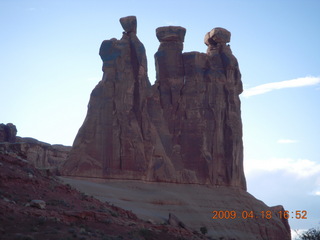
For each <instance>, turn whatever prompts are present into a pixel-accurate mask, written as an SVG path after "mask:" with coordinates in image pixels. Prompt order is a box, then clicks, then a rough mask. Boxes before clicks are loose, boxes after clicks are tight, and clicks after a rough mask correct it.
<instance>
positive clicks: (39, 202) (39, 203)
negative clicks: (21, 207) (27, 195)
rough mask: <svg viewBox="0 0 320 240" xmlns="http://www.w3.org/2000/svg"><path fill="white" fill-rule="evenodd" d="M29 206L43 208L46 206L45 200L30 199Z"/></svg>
mask: <svg viewBox="0 0 320 240" xmlns="http://www.w3.org/2000/svg"><path fill="white" fill-rule="evenodd" d="M30 207H35V208H39V209H45V208H46V202H45V201H43V200H36V199H35V200H31V202H30Z"/></svg>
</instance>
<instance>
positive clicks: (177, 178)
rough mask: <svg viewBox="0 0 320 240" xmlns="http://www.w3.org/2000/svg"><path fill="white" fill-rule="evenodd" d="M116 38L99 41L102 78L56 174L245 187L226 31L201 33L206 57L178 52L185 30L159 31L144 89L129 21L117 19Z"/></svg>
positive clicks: (237, 85) (236, 84)
mask: <svg viewBox="0 0 320 240" xmlns="http://www.w3.org/2000/svg"><path fill="white" fill-rule="evenodd" d="M120 23H121V25H122V27H123V29H124V31H125V32H124V33H123V36H122V38H121V39H120V40H117V39H114V38H113V39H110V40H105V41H103V42H102V44H101V47H100V52H99V54H100V56H101V59H102V61H103V67H102V70H103V78H102V80H101V81H100V82H99V84H98V85H97V86H96V87H95V88H94V90H93V91H92V93H91V96H90V101H89V105H88V112H87V116H86V118H85V121H84V123H83V125H82V127H81V128H80V130H79V132H78V134H77V136H76V138H75V141H74V144H73V148H72V151H71V153H70V157H69V159H68V160H67V162H66V164H65V165H64V166H63V168H62V171H63V174H64V175H70V176H84V177H98V178H119V179H140V180H145V181H162V182H175V183H199V184H211V185H224V186H234V187H238V188H241V189H246V181H245V177H244V172H243V144H242V123H241V116H240V100H239V94H240V93H241V92H242V82H241V74H240V71H239V67H238V63H237V59H236V58H235V57H234V56H233V54H232V52H231V49H230V46H229V45H227V42H229V41H230V32H228V31H227V30H225V29H223V28H214V29H213V30H211V31H210V32H209V33H207V34H206V35H205V44H206V45H207V46H208V50H207V53H206V54H205V53H199V52H187V53H183V52H182V50H183V42H184V36H185V33H186V29H184V28H183V27H174V26H169V27H160V28H158V29H157V30H156V35H157V38H158V40H159V41H160V46H159V49H158V51H157V53H156V54H155V62H156V71H157V80H156V82H155V84H154V85H153V86H151V84H150V82H149V79H148V75H147V59H146V53H145V48H144V46H143V44H142V43H141V42H140V41H139V39H138V37H137V21H136V17H134V16H130V17H125V18H121V19H120Z"/></svg>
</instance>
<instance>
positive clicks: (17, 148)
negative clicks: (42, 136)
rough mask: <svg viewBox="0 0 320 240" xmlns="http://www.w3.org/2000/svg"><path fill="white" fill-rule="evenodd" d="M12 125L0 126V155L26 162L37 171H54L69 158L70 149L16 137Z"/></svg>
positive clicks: (14, 127) (14, 128) (15, 131)
mask: <svg viewBox="0 0 320 240" xmlns="http://www.w3.org/2000/svg"><path fill="white" fill-rule="evenodd" d="M16 134H17V128H16V126H15V125H13V124H12V123H8V124H0V153H2V154H8V155H10V156H13V157H16V158H19V159H22V160H25V161H28V162H29V163H31V164H32V165H33V166H34V167H36V168H38V169H47V170H54V171H56V170H57V169H58V168H59V167H60V166H61V165H62V164H64V162H65V161H66V160H67V158H68V156H69V152H70V150H71V147H69V146H64V145H60V144H54V145H51V144H48V143H45V142H41V141H38V140H36V139H34V138H22V137H18V136H16Z"/></svg>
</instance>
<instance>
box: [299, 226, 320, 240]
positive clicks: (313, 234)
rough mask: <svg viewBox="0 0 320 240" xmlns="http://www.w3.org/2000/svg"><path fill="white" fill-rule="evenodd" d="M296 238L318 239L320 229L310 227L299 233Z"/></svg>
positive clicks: (319, 239)
mask: <svg viewBox="0 0 320 240" xmlns="http://www.w3.org/2000/svg"><path fill="white" fill-rule="evenodd" d="M298 239H301V240H320V230H319V229H314V228H311V229H309V230H308V231H306V232H304V233H302V234H301V235H299V238H298Z"/></svg>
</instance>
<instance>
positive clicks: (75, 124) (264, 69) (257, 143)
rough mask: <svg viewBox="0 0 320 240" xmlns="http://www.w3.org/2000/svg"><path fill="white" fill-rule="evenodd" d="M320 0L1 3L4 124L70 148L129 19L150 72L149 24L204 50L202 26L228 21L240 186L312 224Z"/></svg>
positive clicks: (316, 223)
mask: <svg viewBox="0 0 320 240" xmlns="http://www.w3.org/2000/svg"><path fill="white" fill-rule="evenodd" d="M319 13H320V1H318V0H313V1H312V0H300V1H298V0H282V1H278V0H269V1H267V0H255V1H254V0H251V1H249V0H241V1H240V0H226V1H215V0H196V1H192V0H189V1H186V0H184V1H180V0H176V1H167V0H163V1H157V0H155V1H133V0H132V1H129V0H122V1H102V0H101V1H99V0H91V1H89V0H87V1H84V0H77V1H71V0H64V1H61V0H55V1H51V0H41V1H40V0H34V1H32V0H0V29H1V38H0V53H1V54H0V86H1V87H0V89H1V91H0V103H1V111H0V123H9V122H12V123H13V124H15V125H16V126H17V129H18V135H19V136H23V137H33V138H36V139H38V140H41V141H44V142H48V143H51V144H64V145H72V142H73V140H74V138H75V135H76V133H77V131H78V129H79V128H80V126H81V125H82V123H83V120H84V118H85V115H86V111H87V104H88V101H89V96H90V93H91V91H92V89H93V88H94V86H95V85H96V84H97V83H98V82H99V81H100V80H101V77H102V70H101V67H102V61H101V59H100V57H99V55H98V52H99V47H100V44H101V42H102V41H103V40H105V39H111V38H114V37H115V38H117V39H119V38H121V35H122V31H123V29H122V27H121V25H120V23H119V18H120V17H124V16H129V15H135V16H137V20H138V33H137V34H138V37H139V39H140V40H141V42H142V43H143V44H144V45H145V48H146V51H147V58H148V74H149V79H150V81H151V83H153V82H154V81H155V67H154V57H153V55H154V53H155V52H156V51H157V48H158V46H159V42H158V40H157V38H156V36H155V29H156V28H157V27H161V26H168V25H174V26H182V27H185V28H186V29H187V33H186V37H185V43H184V52H190V51H199V52H205V51H206V46H205V44H204V43H203V39H204V35H205V34H206V33H207V32H208V31H210V30H211V29H212V28H214V27H223V28H226V29H228V30H229V31H230V32H231V34H232V36H231V42H230V46H231V49H232V51H233V54H234V55H235V56H236V58H237V59H238V61H239V65H240V71H241V73H242V81H243V84H244V89H245V91H244V92H243V93H242V94H241V102H242V120H243V132H244V134H243V140H244V149H245V150H244V151H245V155H244V165H245V174H246V178H247V184H248V191H249V192H250V193H251V194H253V195H254V196H255V197H256V198H258V199H261V200H263V201H264V202H265V203H266V204H268V205H269V206H273V205H279V204H281V205H283V206H284V207H285V209H287V210H289V211H290V212H295V211H297V210H305V211H307V217H308V219H307V220H301V219H290V225H291V228H292V229H308V228H311V227H320V208H319V202H320V150H319V147H320V145H319V136H320V126H319V120H318V119H319V117H320V108H319V103H320V44H319V39H320V14H319Z"/></svg>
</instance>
